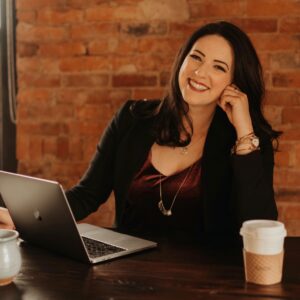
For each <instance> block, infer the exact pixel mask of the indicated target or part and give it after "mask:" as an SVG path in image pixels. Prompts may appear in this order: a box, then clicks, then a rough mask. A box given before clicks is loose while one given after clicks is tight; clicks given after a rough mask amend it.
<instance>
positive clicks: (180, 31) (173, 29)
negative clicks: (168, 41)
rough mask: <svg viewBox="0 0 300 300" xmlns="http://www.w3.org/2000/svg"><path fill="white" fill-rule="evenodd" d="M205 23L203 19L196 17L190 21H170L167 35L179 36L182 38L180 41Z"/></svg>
mask: <svg viewBox="0 0 300 300" xmlns="http://www.w3.org/2000/svg"><path fill="white" fill-rule="evenodd" d="M205 23H207V22H206V21H205V20H203V19H198V20H196V21H192V22H183V23H182V22H176V23H175V22H171V23H170V24H169V28H170V29H169V35H170V36H172V37H175V36H176V37H179V38H181V39H182V43H183V42H184V41H185V40H186V39H187V38H188V37H189V36H190V35H191V34H192V33H193V32H194V31H196V30H197V29H198V28H199V27H201V26H203V25H204V24H205Z"/></svg>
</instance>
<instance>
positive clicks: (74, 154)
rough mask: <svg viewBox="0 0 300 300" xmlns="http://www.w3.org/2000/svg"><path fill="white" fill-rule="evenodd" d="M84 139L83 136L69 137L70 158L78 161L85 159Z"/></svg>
mask: <svg viewBox="0 0 300 300" xmlns="http://www.w3.org/2000/svg"><path fill="white" fill-rule="evenodd" d="M84 141H85V138H84V137H83V138H82V137H70V138H69V160H70V161H73V162H76V161H82V160H83V151H84V148H85V147H84V144H85V143H84Z"/></svg>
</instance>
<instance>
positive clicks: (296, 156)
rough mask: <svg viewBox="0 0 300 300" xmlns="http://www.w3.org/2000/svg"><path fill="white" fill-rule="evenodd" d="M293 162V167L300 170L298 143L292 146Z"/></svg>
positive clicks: (299, 142) (299, 144) (299, 143)
mask: <svg viewBox="0 0 300 300" xmlns="http://www.w3.org/2000/svg"><path fill="white" fill-rule="evenodd" d="M294 155H295V162H294V166H295V167H297V168H298V169H299V168H300V141H298V143H297V144H296V145H295V146H294ZM299 194H300V193H299Z"/></svg>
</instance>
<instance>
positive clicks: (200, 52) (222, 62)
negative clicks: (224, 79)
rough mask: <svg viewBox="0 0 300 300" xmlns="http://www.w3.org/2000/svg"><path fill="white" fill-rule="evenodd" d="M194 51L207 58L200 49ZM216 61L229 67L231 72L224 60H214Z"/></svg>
mask: <svg viewBox="0 0 300 300" xmlns="http://www.w3.org/2000/svg"><path fill="white" fill-rule="evenodd" d="M194 51H195V52H198V53H199V54H201V55H202V56H204V57H205V54H204V53H203V52H202V51H200V50H198V49H195V50H194ZM214 61H215V62H218V63H221V64H223V65H225V66H226V67H227V69H228V71H229V66H228V64H227V63H226V62H225V61H222V60H219V59H214Z"/></svg>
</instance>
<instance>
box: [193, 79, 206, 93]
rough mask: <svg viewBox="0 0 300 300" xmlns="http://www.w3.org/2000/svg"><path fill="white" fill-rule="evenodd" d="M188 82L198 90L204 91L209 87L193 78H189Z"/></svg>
mask: <svg viewBox="0 0 300 300" xmlns="http://www.w3.org/2000/svg"><path fill="white" fill-rule="evenodd" d="M188 83H189V86H190V87H191V88H192V89H193V90H195V91H197V92H204V91H207V90H208V89H209V88H208V87H207V86H205V85H203V84H200V83H198V82H196V81H194V80H192V79H188Z"/></svg>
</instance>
